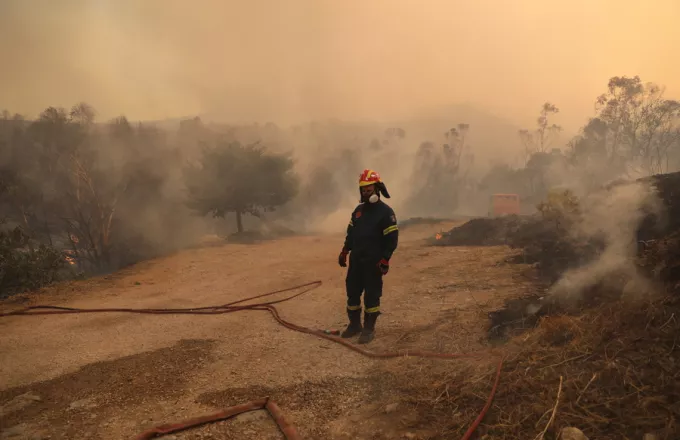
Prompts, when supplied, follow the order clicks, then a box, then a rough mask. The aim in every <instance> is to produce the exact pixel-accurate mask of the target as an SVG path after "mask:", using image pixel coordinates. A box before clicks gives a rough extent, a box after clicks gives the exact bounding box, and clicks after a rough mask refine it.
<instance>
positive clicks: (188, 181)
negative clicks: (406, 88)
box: [0, 77, 680, 294]
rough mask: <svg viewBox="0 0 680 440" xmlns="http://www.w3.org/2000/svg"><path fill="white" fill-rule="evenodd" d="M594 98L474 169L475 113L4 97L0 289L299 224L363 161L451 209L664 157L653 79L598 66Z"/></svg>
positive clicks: (416, 211) (676, 141) (422, 201)
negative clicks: (511, 158) (422, 114)
mask: <svg viewBox="0 0 680 440" xmlns="http://www.w3.org/2000/svg"><path fill="white" fill-rule="evenodd" d="M596 105H597V111H596V115H595V116H594V117H592V118H591V119H589V120H588V121H587V123H586V124H585V125H584V127H583V128H582V129H581V131H580V133H579V134H578V135H577V136H576V137H575V138H574V139H571V140H570V141H569V142H567V143H566V144H564V145H560V144H559V142H558V137H557V135H558V134H560V132H561V127H560V126H559V125H558V124H557V123H556V118H557V116H558V115H559V108H558V107H557V106H556V105H554V104H552V103H550V102H546V103H545V104H544V105H543V106H542V107H541V109H540V111H539V115H538V117H537V120H536V126H535V127H533V128H531V129H523V130H520V131H519V132H518V141H519V143H520V144H521V152H520V153H521V154H522V161H521V162H522V163H521V165H520V166H514V167H513V166H511V165H510V164H507V163H505V164H504V163H501V164H495V165H494V166H492V167H490V169H488V170H487V172H485V173H482V174H479V173H478V172H475V171H474V166H475V165H480V164H479V163H478V162H479V158H478V155H477V154H476V151H475V147H474V145H473V144H472V143H471V142H470V139H472V138H473V136H472V135H473V134H474V130H475V129H476V127H472V126H470V125H469V124H467V123H465V122H460V123H453V124H452V125H451V127H450V128H449V129H447V130H444V131H442V132H441V133H433V137H432V138H431V139H426V140H422V141H418V140H415V139H414V140H411V139H409V136H408V135H409V133H407V132H406V130H405V129H404V128H401V127H394V126H392V127H387V128H382V129H380V128H377V127H368V128H367V127H365V126H359V125H349V124H343V123H341V122H338V121H335V122H333V121H331V122H327V123H318V122H311V123H309V124H306V125H299V126H295V127H291V128H290V129H282V128H280V127H278V126H276V125H275V124H272V123H267V124H250V125H238V126H236V125H217V124H206V123H203V121H201V119H200V118H193V119H186V120H183V121H181V122H180V123H179V124H178V126H177V127H176V128H175V129H161V128H159V127H158V126H155V125H153V124H143V123H131V122H130V121H128V120H127V119H126V118H125V117H124V116H121V117H118V118H115V119H113V120H110V121H105V122H100V121H98V120H97V117H96V112H95V110H94V109H93V108H92V107H91V106H89V105H87V104H85V103H80V104H77V105H75V106H73V107H72V108H71V109H68V110H66V109H62V108H55V107H49V108H47V109H45V110H44V111H43V112H42V113H41V114H40V115H39V116H38V117H37V118H36V119H35V120H27V119H25V118H24V117H22V116H21V115H17V114H10V113H9V112H7V111H5V112H3V113H2V117H0V292H2V293H0V294H6V293H8V292H13V291H18V290H22V289H25V288H34V287H40V286H42V285H45V284H48V283H50V282H52V281H54V280H56V279H59V278H62V277H71V276H75V275H78V274H91V273H102V272H107V271H112V270H116V269H118V268H120V267H123V266H125V265H128V264H131V263H134V262H136V261H140V260H143V259H147V258H152V257H154V256H157V255H162V254H164V253H167V252H171V251H173V250H176V249H180V248H182V247H185V246H188V245H190V244H194V243H196V242H197V241H198V240H199V239H200V237H201V236H202V235H204V234H205V233H211V232H215V231H216V230H219V229H220V228H221V229H225V228H226V230H228V231H229V232H235V233H242V232H243V231H244V230H245V229H247V228H248V226H249V225H253V221H257V222H264V221H266V220H267V219H271V218H274V219H278V220H286V221H288V222H289V223H290V224H293V225H296V229H298V230H304V229H305V228H306V227H307V226H308V225H309V224H310V223H312V222H314V221H315V219H318V218H321V219H323V218H324V217H325V216H327V215H328V214H330V213H333V212H334V211H336V210H337V209H339V207H341V206H344V205H345V204H348V203H354V202H355V201H356V199H357V197H358V196H357V190H356V178H357V177H358V173H359V171H360V170H361V169H363V168H365V167H366V166H368V164H369V163H372V164H380V166H381V167H383V168H381V169H387V170H389V169H392V168H399V170H401V171H404V170H405V173H402V175H400V176H399V180H403V181H404V182H406V183H407V185H406V186H407V187H408V190H407V191H406V192H404V191H402V192H401V194H400V197H399V199H400V202H398V203H399V204H400V206H396V208H398V209H399V210H400V212H402V213H403V214H402V215H401V217H402V218H405V217H407V216H428V215H445V216H451V215H453V214H454V213H456V211H457V210H458V209H461V207H465V206H466V205H470V204H471V203H472V202H471V201H474V202H476V203H478V205H476V206H477V208H478V209H477V213H478V214H481V215H483V214H484V213H485V212H486V201H487V199H488V195H489V194H491V193H494V192H513V193H518V194H520V195H521V196H522V198H523V199H524V200H526V201H528V203H529V205H531V204H532V203H533V202H534V201H535V202H538V201H540V200H541V199H542V198H544V197H545V196H546V194H547V193H548V191H549V190H550V188H553V187H555V186H560V185H566V186H570V185H575V184H578V185H579V186H580V187H581V188H583V189H584V190H587V188H595V187H597V186H598V185H602V184H603V183H605V182H606V181H607V180H611V179H614V178H620V177H631V176H638V175H649V174H656V173H663V172H668V171H672V170H678V169H680V124H679V122H680V103H678V101H674V100H670V99H666V98H665V97H664V96H663V89H662V88H661V87H659V86H657V85H654V84H645V83H643V82H642V81H641V80H640V78H639V77H633V78H628V77H614V78H611V79H610V81H609V83H608V86H607V90H606V92H605V93H604V94H602V95H601V96H599V97H598V98H597V99H596ZM414 141H415V142H414ZM499 147H501V148H504V147H505V146H499ZM403 158H408V160H403ZM400 160H401V162H400ZM480 202H481V204H480ZM213 219H214V220H213ZM225 219H226V220H225ZM253 219H255V220H253ZM225 225H227V226H225Z"/></svg>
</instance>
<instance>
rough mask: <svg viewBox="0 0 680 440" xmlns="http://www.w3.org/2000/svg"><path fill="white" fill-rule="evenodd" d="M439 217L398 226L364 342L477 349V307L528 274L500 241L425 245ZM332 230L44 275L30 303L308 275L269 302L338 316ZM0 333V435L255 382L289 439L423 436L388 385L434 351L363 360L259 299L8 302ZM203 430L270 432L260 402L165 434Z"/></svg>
mask: <svg viewBox="0 0 680 440" xmlns="http://www.w3.org/2000/svg"><path fill="white" fill-rule="evenodd" d="M450 226H451V224H443V225H442V224H435V225H420V226H411V227H409V228H408V229H406V230H404V231H403V232H402V234H401V241H400V247H399V249H398V250H397V253H396V254H395V256H394V259H393V261H392V265H391V271H390V273H389V274H388V276H387V277H386V279H385V292H384V295H383V306H382V309H383V315H382V316H380V318H379V320H378V325H377V328H376V329H377V333H376V340H375V341H374V342H372V343H371V344H370V345H369V348H370V349H371V350H375V351H388V350H393V349H395V348H399V349H402V348H416V347H417V348H422V349H432V350H439V351H448V352H460V351H470V350H477V349H480V348H482V347H484V346H485V345H486V341H485V340H484V335H485V330H486V325H487V321H486V312H488V311H490V310H493V309H494V308H497V307H499V306H500V305H501V304H502V302H503V301H504V300H505V299H507V298H511V297H516V296H519V295H522V294H525V293H526V292H527V291H529V290H531V289H533V286H532V283H531V282H530V281H529V280H528V279H526V278H523V277H522V276H521V273H522V271H523V270H524V269H525V268H523V267H522V266H521V265H511V264H505V263H503V260H504V259H505V258H506V257H507V256H508V255H509V251H508V249H506V248H504V247H469V248H466V247H428V246H425V245H424V241H423V239H424V238H425V237H431V236H432V235H433V234H434V233H436V232H439V231H441V230H442V229H448V228H449V227H450ZM341 245H342V236H340V235H336V236H307V237H293V238H286V239H281V240H277V241H271V242H265V243H262V244H258V245H235V244H226V245H221V244H220V245H212V246H206V247H203V248H197V249H191V250H186V251H183V252H180V253H178V254H175V255H172V256H169V257H166V258H161V259H157V260H153V261H149V262H145V263H141V264H139V265H137V266H135V267H132V268H130V269H127V270H125V271H122V272H120V273H118V274H116V275H113V276H109V277H105V278H102V279H97V280H89V281H83V282H79V283H75V284H74V285H70V286H68V287H63V286H62V287H55V288H51V289H48V290H46V291H44V292H43V293H41V294H40V295H34V297H32V298H31V299H30V300H29V303H42V304H46V303H47V304H54V305H62V306H71V307H83V308H88V307H135V308H137V307H145V308H150V307H171V308H175V307H191V306H206V305H215V304H223V303H226V302H230V301H234V300H237V299H240V298H243V297H247V296H252V295H255V294H258V293H264V292H266V291H271V290H277V289H281V288H285V287H288V286H292V285H296V284H301V283H305V282H309V281H313V280H321V281H322V282H323V285H322V286H321V287H320V288H318V289H316V290H314V291H312V292H310V293H307V294H305V295H304V296H302V297H299V298H296V299H294V300H292V301H289V302H285V303H282V304H280V305H278V306H277V308H278V309H279V311H280V313H281V315H282V317H284V319H286V320H289V321H292V322H294V323H296V324H298V325H302V326H305V327H311V328H336V329H341V328H342V327H343V326H344V325H345V323H346V315H345V293H344V276H345V270H344V269H342V268H340V267H338V265H337V261H336V260H337V253H338V252H339V248H340V247H341ZM15 303H16V299H15V300H13V301H6V302H5V303H4V304H3V308H4V309H7V308H14V307H17V304H15ZM0 332H1V333H2V335H3V337H2V339H1V340H0V356H2V359H3V362H2V364H1V365H0V405H2V413H1V416H2V417H0V419H1V420H2V422H1V426H0V428H1V429H2V431H1V432H3V434H0V435H1V436H2V437H0V438H5V437H7V438H10V436H13V437H11V438H48V436H49V438H51V439H62V438H64V439H66V438H69V439H70V438H93V439H94V438H96V439H120V438H130V437H132V436H133V435H135V434H136V433H138V432H140V431H143V430H145V429H147V428H149V427H152V426H155V425H158V424H162V423H166V422H174V421H179V420H182V419H185V418H190V417H193V416H196V415H201V414H205V413H210V412H214V411H216V410H217V409H219V408H222V407H225V406H231V405H234V404H239V403H243V402H244V401H248V400H254V399H256V398H260V397H266V396H271V397H272V398H274V399H275V400H276V401H277V402H278V403H279V404H280V406H281V408H282V410H283V411H284V413H285V414H286V416H287V417H289V418H290V419H291V421H292V422H293V423H294V424H295V425H296V426H297V427H298V430H299V432H300V434H301V435H302V436H303V438H310V439H317V438H319V439H320V438H324V439H345V438H359V439H360V438H394V436H400V435H403V434H404V433H406V432H412V433H414V434H413V435H415V436H416V437H414V438H418V436H422V438H425V437H427V436H428V435H430V434H428V431H427V428H425V427H419V423H418V419H419V414H418V412H417V410H416V409H414V408H412V407H408V406H403V405H402V406H400V405H398V404H397V402H399V401H400V395H399V384H400V383H402V382H403V381H405V380H408V379H407V375H408V374H412V373H413V372H414V371H418V369H420V368H429V366H431V365H432V364H433V362H434V363H437V362H439V363H441V361H432V362H431V361H427V362H425V361H422V360H418V359H397V360H393V361H382V360H371V359H368V358H366V357H363V356H361V355H360V354H358V353H354V352H352V351H350V350H347V349H346V348H344V347H342V346H339V345H336V344H333V343H331V342H328V341H324V340H320V339H318V338H315V337H313V336H310V335H306V334H301V333H297V332H294V331H289V330H287V329H285V328H283V327H281V326H280V325H279V324H277V323H276V322H275V321H274V319H272V317H271V316H269V314H268V313H267V312H261V311H243V312H239V313H233V314H228V315H214V316H196V315H169V316H159V315H136V314H82V315H57V316H37V317H10V318H5V319H2V320H0ZM444 362H446V361H444ZM455 362H456V361H453V362H451V363H449V364H448V367H447V368H455ZM386 407H389V408H392V410H391V411H385V408H386ZM395 408H397V409H395ZM396 421H399V422H398V423H397V422H396ZM376 435H378V437H376ZM215 436H219V438H240V439H246V438H258V439H265V438H282V437H281V434H280V433H279V432H278V431H277V429H276V426H275V424H274V423H273V422H272V421H271V420H269V419H268V418H267V417H266V414H264V413H263V412H261V413H252V414H248V415H243V416H239V417H237V418H235V419H233V420H229V421H225V422H220V423H217V424H214V425H210V426H206V427H203V428H199V429H196V430H192V431H187V432H185V433H182V434H176V435H175V438H182V439H185V438H186V439H194V438H213V437H215Z"/></svg>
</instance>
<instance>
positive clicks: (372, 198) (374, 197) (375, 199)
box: [368, 193, 378, 203]
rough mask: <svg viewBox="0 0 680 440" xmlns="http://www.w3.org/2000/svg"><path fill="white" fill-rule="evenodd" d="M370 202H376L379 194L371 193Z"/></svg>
mask: <svg viewBox="0 0 680 440" xmlns="http://www.w3.org/2000/svg"><path fill="white" fill-rule="evenodd" d="M368 201H369V203H375V202H377V201H378V195H377V194H376V193H373V194H371V196H370V197H369V198H368Z"/></svg>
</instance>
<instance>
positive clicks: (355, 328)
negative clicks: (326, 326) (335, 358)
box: [340, 309, 363, 338]
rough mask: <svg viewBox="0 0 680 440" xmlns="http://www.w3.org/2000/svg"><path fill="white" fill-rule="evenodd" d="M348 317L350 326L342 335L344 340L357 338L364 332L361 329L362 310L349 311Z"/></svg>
mask: <svg viewBox="0 0 680 440" xmlns="http://www.w3.org/2000/svg"><path fill="white" fill-rule="evenodd" d="M347 316H348V317H349V325H348V326H347V328H346V329H345V331H344V332H342V334H341V335H340V337H342V338H351V337H352V336H356V335H358V334H359V333H361V331H362V330H363V329H362V328H361V309H358V310H349V309H348V310H347Z"/></svg>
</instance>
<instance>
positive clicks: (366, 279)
mask: <svg viewBox="0 0 680 440" xmlns="http://www.w3.org/2000/svg"><path fill="white" fill-rule="evenodd" d="M382 277H383V275H382V272H380V269H379V268H378V266H377V264H370V263H364V262H362V261H357V260H354V261H352V260H350V262H349V269H348V270H347V278H346V279H345V285H346V288H347V310H361V294H362V293H363V294H364V312H365V313H378V312H379V311H380V297H381V296H382V288H383V279H382Z"/></svg>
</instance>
